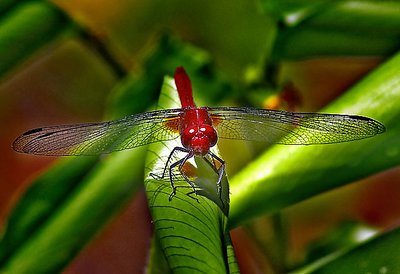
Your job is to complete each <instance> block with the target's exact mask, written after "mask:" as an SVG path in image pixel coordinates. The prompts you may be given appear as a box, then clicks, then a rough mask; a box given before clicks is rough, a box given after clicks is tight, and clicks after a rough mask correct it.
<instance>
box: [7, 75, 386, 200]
mask: <svg viewBox="0 0 400 274" xmlns="http://www.w3.org/2000/svg"><path fill="white" fill-rule="evenodd" d="M174 79H175V84H176V87H177V90H178V94H179V98H180V101H181V105H182V107H181V108H178V109H165V110H156V111H150V112H145V113H140V114H135V115H131V116H128V117H125V118H122V119H120V120H115V121H109V122H100V123H88V124H76V125H58V126H50V127H42V128H37V129H32V130H29V131H27V132H25V133H24V134H22V135H21V136H19V137H18V138H17V139H16V140H15V141H14V144H13V148H14V150H16V151H18V152H23V153H29V154H38V155H98V154H102V153H110V152H114V151H119V150H124V149H130V148H134V147H138V146H143V145H147V144H150V143H153V142H160V141H168V140H172V139H175V138H177V137H180V139H181V143H182V147H175V148H174V149H173V150H172V151H171V153H170V155H169V157H168V160H167V162H166V164H165V168H164V171H163V173H162V176H157V177H158V178H161V179H162V178H164V177H165V176H166V171H167V169H168V171H169V181H170V183H171V187H172V193H171V195H170V199H172V197H173V196H174V195H175V194H176V186H175V185H174V182H173V175H172V174H173V169H174V168H176V167H178V170H179V172H180V174H181V175H182V176H183V178H184V179H185V180H186V181H187V182H188V183H189V184H190V186H191V187H192V188H193V191H194V193H196V190H195V185H194V183H193V182H192V181H191V180H190V179H189V178H188V177H187V176H186V175H185V174H184V172H183V170H182V169H183V167H184V165H185V163H186V162H187V161H188V160H189V159H190V158H192V157H193V156H200V157H209V158H211V160H212V162H213V163H214V164H215V163H216V162H219V167H218V168H216V171H217V173H218V180H217V188H218V190H219V191H220V190H221V186H220V183H221V179H222V176H223V174H224V171H225V162H224V161H223V160H222V159H221V158H220V157H218V156H217V155H215V154H214V153H212V152H211V151H210V148H211V147H213V146H215V145H216V143H217V141H218V138H225V139H239V140H248V141H262V142H269V143H277V144H286V145H312V144H331V143H339V142H347V141H352V140H358V139H363V138H368V137H372V136H374V135H376V134H379V133H383V132H384V131H385V127H384V125H382V124H381V123H380V122H378V121H375V120H373V119H371V118H367V117H363V116H355V115H339V114H320V113H294V112H286V111H280V110H267V109H255V108H249V107H212V108H211V107H197V106H196V105H195V103H194V100H193V96H192V86H191V82H190V79H189V77H188V75H187V74H186V72H185V70H184V69H183V68H182V67H178V68H177V69H176V72H175V75H174ZM294 129H297V130H294ZM177 151H180V152H183V153H186V154H185V156H184V157H183V158H182V159H180V160H178V161H176V162H174V163H172V164H170V165H169V162H170V161H171V158H172V156H173V155H174V153H175V152H177ZM168 166H169V168H168Z"/></svg>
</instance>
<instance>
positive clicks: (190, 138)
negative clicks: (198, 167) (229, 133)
mask: <svg viewBox="0 0 400 274" xmlns="http://www.w3.org/2000/svg"><path fill="white" fill-rule="evenodd" d="M181 141H182V145H183V146H184V147H185V148H187V149H191V150H193V152H194V154H195V155H198V156H205V155H206V154H207V153H208V152H209V150H210V147H213V146H215V144H216V143H217V133H216V131H215V129H214V128H213V127H212V126H210V125H202V126H200V127H189V128H187V129H185V130H184V131H183V133H182V135H181Z"/></svg>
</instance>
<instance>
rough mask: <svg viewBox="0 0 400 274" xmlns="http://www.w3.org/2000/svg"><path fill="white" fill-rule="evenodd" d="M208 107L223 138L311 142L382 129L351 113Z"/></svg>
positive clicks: (355, 136)
mask: <svg viewBox="0 0 400 274" xmlns="http://www.w3.org/2000/svg"><path fill="white" fill-rule="evenodd" d="M208 111H209V113H210V116H211V118H212V120H213V125H214V127H215V128H216V130H217V132H218V137H219V138H225V139H239V140H250V141H262V142H268V143H278V144H287V145H311V144H330V143H339V142H347V141H352V140H358V139H363V138H368V137H371V136H374V135H376V134H379V133H382V132H384V131H385V127H384V126H383V125H382V124H381V123H379V122H378V121H375V120H373V119H371V118H367V117H363V116H355V115H341V114H323V113H294V112H286V111H279V110H267V109H254V108H235V107H220V108H208Z"/></svg>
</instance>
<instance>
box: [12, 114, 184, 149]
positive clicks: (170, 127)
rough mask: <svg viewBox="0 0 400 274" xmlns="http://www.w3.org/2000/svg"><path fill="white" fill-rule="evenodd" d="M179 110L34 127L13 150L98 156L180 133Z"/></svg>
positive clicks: (18, 140) (172, 137)
mask: <svg viewBox="0 0 400 274" xmlns="http://www.w3.org/2000/svg"><path fill="white" fill-rule="evenodd" d="M181 111H182V110H181V109H167V110H158V111H152V112H145V113H140V114H136V115H132V116H128V117H125V118H123V119H120V120H115V121H110V122H101V123H89V124H76V125H61V126H51V127H43V128H37V129H33V130H30V131H27V132H25V133H24V134H22V135H21V136H19V137H18V138H17V139H16V140H15V141H14V144H13V148H14V149H15V150H16V151H19V152H24V153H30V154H39V155H98V154H102V153H109V152H113V151H118V150H123V149H129V148H134V147H138V146H142V145H146V144H149V143H153V142H158V141H167V140H171V139H174V138H176V137H178V136H179V131H178V126H179V114H180V113H181Z"/></svg>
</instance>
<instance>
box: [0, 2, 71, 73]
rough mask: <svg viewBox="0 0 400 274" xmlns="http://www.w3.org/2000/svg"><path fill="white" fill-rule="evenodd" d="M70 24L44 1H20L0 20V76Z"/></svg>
mask: <svg viewBox="0 0 400 274" xmlns="http://www.w3.org/2000/svg"><path fill="white" fill-rule="evenodd" d="M69 25H70V22H69V20H68V19H67V17H65V15H64V14H63V13H62V12H61V11H60V10H58V9H57V8H56V7H55V6H54V5H52V4H50V3H48V2H46V1H30V2H27V3H23V4H20V5H19V6H17V7H15V8H14V9H12V10H11V11H10V12H8V13H7V14H6V15H4V16H2V18H1V19H0V60H1V62H0V76H3V75H4V74H6V73H7V72H9V71H10V70H11V69H13V68H14V67H15V66H16V65H17V64H19V63H21V62H23V61H25V60H26V59H27V58H28V57H29V56H30V55H31V54H32V53H34V52H36V51H37V50H38V49H39V48H40V47H42V46H43V45H46V44H48V43H49V42H50V41H52V40H54V39H55V38H56V37H59V35H60V34H62V33H63V30H65V29H66V28H67V27H68V26H69Z"/></svg>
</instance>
